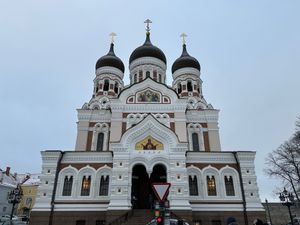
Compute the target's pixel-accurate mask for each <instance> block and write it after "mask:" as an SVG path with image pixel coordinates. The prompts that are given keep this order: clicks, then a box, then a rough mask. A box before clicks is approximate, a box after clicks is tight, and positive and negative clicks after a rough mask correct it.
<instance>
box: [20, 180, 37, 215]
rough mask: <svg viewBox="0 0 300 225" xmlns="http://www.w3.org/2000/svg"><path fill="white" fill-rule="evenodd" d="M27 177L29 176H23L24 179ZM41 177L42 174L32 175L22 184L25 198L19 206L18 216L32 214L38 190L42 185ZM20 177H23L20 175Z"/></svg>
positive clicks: (23, 197)
mask: <svg viewBox="0 0 300 225" xmlns="http://www.w3.org/2000/svg"><path fill="white" fill-rule="evenodd" d="M26 176H27V175H23V176H22V177H26ZM39 176H40V174H30V178H28V179H27V180H26V181H25V182H24V183H23V184H21V189H22V192H23V196H22V199H21V202H20V203H19V205H18V215H26V216H29V215H30V212H31V210H32V208H33V206H34V204H35V200H36V195H37V190H38V186H39V184H40V179H39ZM19 177H21V176H20V175H19Z"/></svg>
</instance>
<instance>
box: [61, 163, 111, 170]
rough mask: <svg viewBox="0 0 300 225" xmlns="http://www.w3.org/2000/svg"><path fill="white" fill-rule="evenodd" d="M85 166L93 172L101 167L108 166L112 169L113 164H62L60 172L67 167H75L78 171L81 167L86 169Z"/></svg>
mask: <svg viewBox="0 0 300 225" xmlns="http://www.w3.org/2000/svg"><path fill="white" fill-rule="evenodd" d="M87 165H89V166H90V167H93V168H94V169H95V170H97V169H99V168H100V167H103V166H105V165H106V166H109V167H111V168H112V166H113V164H112V163H62V164H61V166H60V170H62V169H63V168H66V167H68V166H72V167H75V168H76V169H78V170H80V169H81V168H83V167H86V166H87Z"/></svg>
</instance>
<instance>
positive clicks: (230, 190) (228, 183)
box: [224, 176, 234, 196]
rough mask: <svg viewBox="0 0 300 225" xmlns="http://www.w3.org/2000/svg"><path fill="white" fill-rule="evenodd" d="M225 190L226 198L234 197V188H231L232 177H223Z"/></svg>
mask: <svg viewBox="0 0 300 225" xmlns="http://www.w3.org/2000/svg"><path fill="white" fill-rule="evenodd" d="M224 181H225V189H226V195H227V196H234V186H233V179H232V176H229V177H228V176H225V177H224Z"/></svg>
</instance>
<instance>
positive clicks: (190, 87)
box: [187, 80, 193, 91]
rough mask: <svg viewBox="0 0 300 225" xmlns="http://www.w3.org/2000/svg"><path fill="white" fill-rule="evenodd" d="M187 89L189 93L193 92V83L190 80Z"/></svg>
mask: <svg viewBox="0 0 300 225" xmlns="http://www.w3.org/2000/svg"><path fill="white" fill-rule="evenodd" d="M187 89H188V91H193V86H192V82H191V81H190V80H189V81H188V82H187Z"/></svg>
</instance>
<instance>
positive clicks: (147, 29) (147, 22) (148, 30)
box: [144, 19, 152, 32]
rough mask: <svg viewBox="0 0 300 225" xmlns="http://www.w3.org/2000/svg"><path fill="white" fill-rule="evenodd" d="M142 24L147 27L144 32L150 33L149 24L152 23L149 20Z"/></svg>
mask: <svg viewBox="0 0 300 225" xmlns="http://www.w3.org/2000/svg"><path fill="white" fill-rule="evenodd" d="M144 23H146V24H147V25H146V31H147V32H150V23H152V21H151V20H149V19H146V20H145V22H144Z"/></svg>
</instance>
